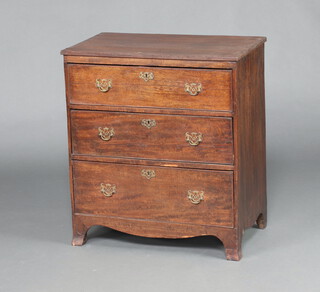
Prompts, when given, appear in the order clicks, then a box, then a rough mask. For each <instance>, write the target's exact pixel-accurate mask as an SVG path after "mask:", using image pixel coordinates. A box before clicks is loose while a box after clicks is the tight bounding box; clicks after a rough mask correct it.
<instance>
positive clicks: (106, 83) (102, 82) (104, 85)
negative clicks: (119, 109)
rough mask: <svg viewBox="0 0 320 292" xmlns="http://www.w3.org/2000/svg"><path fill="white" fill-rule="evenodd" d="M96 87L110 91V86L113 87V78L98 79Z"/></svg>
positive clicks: (103, 90) (102, 90)
mask: <svg viewBox="0 0 320 292" xmlns="http://www.w3.org/2000/svg"><path fill="white" fill-rule="evenodd" d="M96 87H97V88H98V89H99V90H100V91H101V92H108V91H109V89H110V88H112V80H111V79H96Z"/></svg>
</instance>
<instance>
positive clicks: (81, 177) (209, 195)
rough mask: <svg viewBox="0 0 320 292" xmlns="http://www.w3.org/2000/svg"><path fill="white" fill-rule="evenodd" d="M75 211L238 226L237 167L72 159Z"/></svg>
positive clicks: (176, 221)
mask: <svg viewBox="0 0 320 292" xmlns="http://www.w3.org/2000/svg"><path fill="white" fill-rule="evenodd" d="M73 184H74V204H75V213H84V214H94V215H100V216H116V217H125V218H134V219H149V220H158V221H168V222H175V223H191V224H202V225H217V226H224V227H233V211H232V210H233V208H232V205H233V203H232V202H233V199H232V198H233V172H232V171H212V170H194V169H182V168H169V167H145V166H137V165H125V164H114V163H112V164H111V163H94V162H80V161H73Z"/></svg>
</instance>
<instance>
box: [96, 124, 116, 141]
mask: <svg viewBox="0 0 320 292" xmlns="http://www.w3.org/2000/svg"><path fill="white" fill-rule="evenodd" d="M98 130H99V137H100V138H101V139H102V140H103V141H109V140H110V139H111V138H112V137H113V136H114V134H115V132H114V129H113V128H107V127H105V128H102V127H99V128H98Z"/></svg>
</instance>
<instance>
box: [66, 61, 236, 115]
mask: <svg viewBox="0 0 320 292" xmlns="http://www.w3.org/2000/svg"><path fill="white" fill-rule="evenodd" d="M68 80H69V82H68V94H69V98H70V103H71V104H83V105H108V106H126V107H144V108H145V107H155V108H175V109H196V110H213V111H232V102H231V70H204V69H178V68H171V69H169V68H159V67H135V66H106V65H100V66H98V65H73V64H72V65H68Z"/></svg>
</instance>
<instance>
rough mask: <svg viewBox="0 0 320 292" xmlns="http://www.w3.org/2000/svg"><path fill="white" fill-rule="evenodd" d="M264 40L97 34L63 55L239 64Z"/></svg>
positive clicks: (231, 37)
mask: <svg viewBox="0 0 320 292" xmlns="http://www.w3.org/2000/svg"><path fill="white" fill-rule="evenodd" d="M265 41H266V38H265V37H254V36H209V35H174V34H128V33H100V34H98V35H96V36H94V37H92V38H90V39H88V40H86V41H83V42H81V43H79V44H77V45H75V46H72V47H70V48H67V49H65V50H63V51H61V54H63V55H72V56H77V55H81V56H104V57H121V58H124V57H125V58H151V59H152V58H155V59H176V60H202V61H209V60H212V61H238V60H240V59H241V58H242V57H243V56H245V55H246V54H248V53H249V52H250V51H252V50H254V49H255V48H256V47H258V46H259V45H261V44H262V43H264V42H265Z"/></svg>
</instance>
